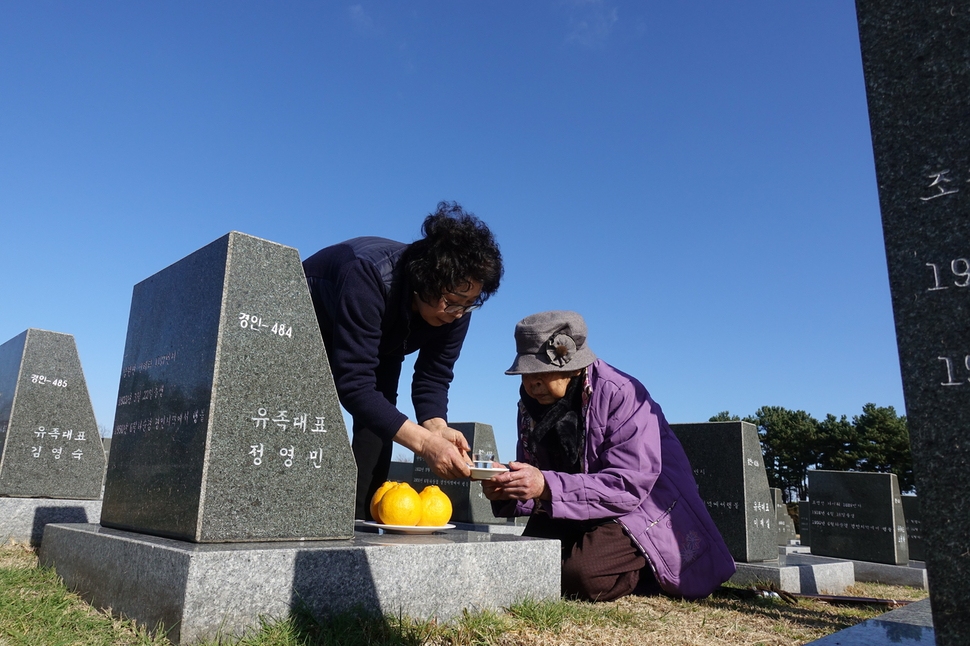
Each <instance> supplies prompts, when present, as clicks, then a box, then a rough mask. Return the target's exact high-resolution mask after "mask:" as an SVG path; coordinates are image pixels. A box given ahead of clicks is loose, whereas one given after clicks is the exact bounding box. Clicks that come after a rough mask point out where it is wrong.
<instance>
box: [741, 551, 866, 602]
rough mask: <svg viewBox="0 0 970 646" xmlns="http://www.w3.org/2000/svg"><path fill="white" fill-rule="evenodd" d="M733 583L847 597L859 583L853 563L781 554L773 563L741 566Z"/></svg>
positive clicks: (766, 562)
mask: <svg viewBox="0 0 970 646" xmlns="http://www.w3.org/2000/svg"><path fill="white" fill-rule="evenodd" d="M737 568H738V569H737V572H735V573H734V576H732V577H731V583H734V584H737V585H750V584H754V583H764V582H770V583H774V584H775V585H776V586H778V588H779V589H780V590H784V591H785V592H791V593H793V594H845V590H846V588H848V587H849V586H850V585H853V584H854V583H855V582H856V579H855V571H854V569H853V567H852V563H851V562H849V561H843V560H840V559H826V558H820V557H817V556H816V557H812V556H810V555H806V554H781V555H779V557H778V559H776V560H774V561H762V562H761V563H738V564H737Z"/></svg>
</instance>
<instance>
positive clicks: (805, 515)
mask: <svg viewBox="0 0 970 646" xmlns="http://www.w3.org/2000/svg"><path fill="white" fill-rule="evenodd" d="M811 505H812V503H811V501H809V500H799V501H798V542H799V543H800V544H802V545H811V541H812V506H811Z"/></svg>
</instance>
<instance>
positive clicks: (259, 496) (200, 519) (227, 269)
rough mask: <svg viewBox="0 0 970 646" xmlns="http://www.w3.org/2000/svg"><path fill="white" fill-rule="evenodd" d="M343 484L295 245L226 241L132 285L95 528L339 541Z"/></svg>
mask: <svg viewBox="0 0 970 646" xmlns="http://www.w3.org/2000/svg"><path fill="white" fill-rule="evenodd" d="M355 478H356V466H355V464H354V459H353V455H352V453H351V450H350V442H349V440H348V438H347V430H346V427H345V425H344V421H343V416H342V415H341V412H340V408H339V404H338V401H337V393H336V390H335V389H334V386H333V378H332V376H331V373H330V368H329V364H328V363H327V359H326V353H325V350H324V347H323V340H322V338H321V336H320V329H319V327H318V326H317V320H316V316H315V315H314V312H313V307H312V305H311V301H310V294H309V291H308V290H307V286H306V279H305V277H304V274H303V268H302V265H301V264H300V257H299V253H298V252H297V250H296V249H293V248H292V247H285V246H282V245H279V244H275V243H272V242H268V241H266V240H261V239H259V238H254V237H251V236H248V235H244V234H241V233H236V232H233V233H229V234H227V235H226V236H224V237H222V238H220V239H219V240H216V241H215V242H213V243H211V244H209V245H208V246H206V247H204V248H202V249H200V250H199V251H196V252H195V253H193V254H191V255H189V256H187V257H186V258H183V259H182V260H180V261H179V262H177V263H175V264H173V265H171V266H169V267H167V268H166V269H163V270H162V271H160V272H159V273H157V274H155V275H154V276H152V277H150V278H148V279H146V280H144V281H142V282H141V283H139V284H138V285H136V286H135V288H134V292H133V295H132V303H131V314H130V316H129V320H128V337H127V341H126V343H125V357H124V364H123V368H122V373H121V382H120V385H119V387H118V402H117V408H116V412H115V424H114V436H113V441H112V443H111V455H110V460H109V463H108V473H107V480H106V484H105V493H104V502H103V507H102V512H101V524H102V525H105V526H107V527H114V528H118V529H126V530H130V531H135V532H143V533H148V534H156V535H159V536H166V537H171V538H177V539H181V540H189V541H195V542H222V541H266V540H291V539H304V538H306V539H327V538H349V537H351V536H352V535H353V533H354V520H353V515H354V514H353V501H354V488H355Z"/></svg>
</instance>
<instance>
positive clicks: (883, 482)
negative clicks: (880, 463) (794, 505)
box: [802, 471, 909, 565]
mask: <svg viewBox="0 0 970 646" xmlns="http://www.w3.org/2000/svg"><path fill="white" fill-rule="evenodd" d="M808 495H809V498H811V503H810V505H809V508H810V512H809V513H810V514H811V517H810V519H809V522H810V523H811V527H812V554H818V555H819V556H833V557H837V558H843V559H852V560H856V561H871V562H873V563H888V564H890V565H906V563H907V562H908V561H909V543H908V541H907V539H906V521H905V519H904V518H903V501H902V496H900V495H899V482H898V481H897V479H896V474H894V473H862V472H858V471H809V472H808ZM802 522H804V521H802Z"/></svg>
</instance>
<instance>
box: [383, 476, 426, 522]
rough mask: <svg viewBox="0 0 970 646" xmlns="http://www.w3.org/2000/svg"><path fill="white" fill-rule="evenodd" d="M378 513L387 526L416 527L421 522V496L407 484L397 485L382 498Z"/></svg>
mask: <svg viewBox="0 0 970 646" xmlns="http://www.w3.org/2000/svg"><path fill="white" fill-rule="evenodd" d="M377 512H378V515H380V517H381V522H382V523H383V524H385V525H410V526H414V525H417V524H418V521H419V520H421V496H419V495H418V492H417V491H415V490H414V489H412V488H411V485H409V484H408V483H406V482H402V483H400V484H397V485H395V486H393V487H391V488H390V489H388V490H387V491H385V492H384V495H383V496H381V500H380V502H379V503H377Z"/></svg>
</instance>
